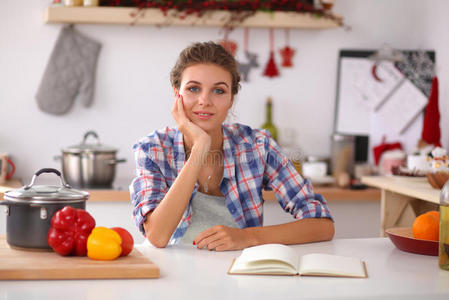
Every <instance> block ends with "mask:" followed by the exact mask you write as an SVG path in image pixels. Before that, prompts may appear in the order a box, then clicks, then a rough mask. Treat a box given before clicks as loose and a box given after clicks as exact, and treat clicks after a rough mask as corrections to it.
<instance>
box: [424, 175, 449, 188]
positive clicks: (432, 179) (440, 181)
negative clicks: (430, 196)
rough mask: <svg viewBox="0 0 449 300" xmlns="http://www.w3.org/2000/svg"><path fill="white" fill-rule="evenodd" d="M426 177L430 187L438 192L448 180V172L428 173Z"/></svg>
mask: <svg viewBox="0 0 449 300" xmlns="http://www.w3.org/2000/svg"><path fill="white" fill-rule="evenodd" d="M426 176H427V181H429V183H430V185H431V186H432V187H433V188H435V189H439V190H440V189H441V188H442V187H443V186H444V184H445V183H446V181H448V180H449V172H435V173H433V172H428V173H427V174H426Z"/></svg>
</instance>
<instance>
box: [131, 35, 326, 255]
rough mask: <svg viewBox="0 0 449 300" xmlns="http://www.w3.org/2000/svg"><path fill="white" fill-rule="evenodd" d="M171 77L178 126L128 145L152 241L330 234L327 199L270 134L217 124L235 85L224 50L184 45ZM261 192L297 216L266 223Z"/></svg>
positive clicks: (221, 246) (204, 243) (142, 221)
mask: <svg viewBox="0 0 449 300" xmlns="http://www.w3.org/2000/svg"><path fill="white" fill-rule="evenodd" d="M170 79H171V83H172V86H173V90H174V94H175V101H174V103H173V107H172V110H171V114H172V116H173V118H174V120H175V121H176V123H177V125H178V126H177V128H169V127H167V128H165V129H163V130H157V131H154V132H152V133H151V134H150V135H148V136H146V137H144V138H142V139H141V140H139V141H138V142H137V143H136V144H135V145H134V152H135V158H136V167H137V172H136V173H137V174H136V175H137V177H136V178H135V179H134V180H133V182H132V184H131V186H130V191H131V199H132V201H133V204H134V219H135V222H136V224H137V226H138V227H139V229H140V230H141V231H142V233H143V234H144V235H145V236H146V238H147V239H148V240H149V241H150V242H151V243H152V244H153V245H154V246H156V247H165V246H166V245H167V244H168V243H171V244H176V243H179V242H182V243H193V245H197V247H198V248H199V249H203V248H206V249H209V250H216V251H223V250H237V249H243V248H246V247H250V246H255V245H260V244H267V243H282V244H298V243H307V242H315V241H323V240H330V239H332V237H333V234H334V225H333V222H332V218H331V215H330V213H329V210H328V208H327V205H326V201H325V200H324V198H323V197H322V196H321V195H319V194H315V193H313V189H312V187H311V184H310V182H309V181H308V180H307V179H304V178H302V177H301V176H300V175H299V174H298V173H297V172H296V170H295V168H294V167H293V165H292V164H291V163H290V162H289V160H288V159H287V157H286V156H285V155H284V154H283V153H282V151H281V150H280V148H279V146H278V145H277V144H276V142H275V141H274V140H273V138H272V137H271V136H270V134H269V133H268V132H267V131H265V130H260V129H252V128H250V127H248V126H245V125H242V124H224V123H223V122H224V121H225V119H226V116H227V114H228V112H229V109H230V108H231V107H232V104H233V102H234V97H235V95H236V94H237V92H238V90H239V87H240V86H239V81H240V75H239V73H238V71H237V62H236V60H235V59H234V57H233V56H232V55H231V54H229V53H228V52H226V50H225V49H224V48H223V47H222V46H220V45H218V44H216V43H213V42H206V43H195V44H193V45H192V46H190V47H188V48H186V49H184V50H183V51H182V52H181V54H180V56H179V58H178V61H177V62H176V65H175V66H174V68H173V69H172V72H171V76H170ZM263 189H267V190H274V191H275V194H276V198H277V199H278V202H279V204H280V206H281V208H282V209H284V211H285V212H287V213H290V214H291V215H292V216H293V217H294V218H295V219H297V220H295V221H292V222H290V223H286V224H280V225H273V226H263V201H264V200H263V199H262V190H263Z"/></svg>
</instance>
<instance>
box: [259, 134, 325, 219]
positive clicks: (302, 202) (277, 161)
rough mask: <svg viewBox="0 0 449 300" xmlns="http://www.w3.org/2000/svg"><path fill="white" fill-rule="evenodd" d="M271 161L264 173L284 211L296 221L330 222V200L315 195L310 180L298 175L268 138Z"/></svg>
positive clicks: (267, 148) (265, 180)
mask: <svg viewBox="0 0 449 300" xmlns="http://www.w3.org/2000/svg"><path fill="white" fill-rule="evenodd" d="M267 136H268V139H267V141H266V150H267V160H266V165H265V172H264V182H265V186H266V187H268V188H269V189H272V190H274V192H275V195H276V199H277V201H278V202H279V204H280V205H281V207H282V208H283V209H284V210H285V211H286V212H288V213H290V214H292V215H293V216H294V218H296V219H305V218H330V219H331V220H333V219H332V216H331V214H330V212H329V209H328V207H327V204H326V200H325V199H324V198H323V197H322V196H321V195H320V194H315V193H314V192H313V188H312V185H311V183H310V181H309V180H308V179H305V178H303V177H301V175H299V174H298V172H297V171H296V169H295V168H294V166H293V165H292V163H291V162H290V161H289V160H288V158H287V157H286V156H285V155H284V154H283V153H282V152H281V150H280V148H279V146H278V145H277V144H276V142H275V141H274V140H273V138H272V137H271V136H270V135H269V134H267Z"/></svg>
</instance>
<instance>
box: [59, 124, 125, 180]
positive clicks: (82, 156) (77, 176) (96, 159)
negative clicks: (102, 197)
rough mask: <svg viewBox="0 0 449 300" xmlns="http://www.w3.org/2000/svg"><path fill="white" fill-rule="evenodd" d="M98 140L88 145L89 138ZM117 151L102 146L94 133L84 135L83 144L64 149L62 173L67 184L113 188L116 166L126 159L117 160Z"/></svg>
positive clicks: (89, 132)
mask: <svg viewBox="0 0 449 300" xmlns="http://www.w3.org/2000/svg"><path fill="white" fill-rule="evenodd" d="M89 136H92V137H94V138H95V139H96V143H95V144H88V143H87V142H86V140H87V138H88V137H89ZM116 153H117V149H115V148H112V147H108V146H105V145H102V144H101V143H100V140H99V138H98V135H97V133H96V132H94V131H88V132H86V134H85V135H84V138H83V141H82V142H81V144H78V145H74V146H70V147H68V148H65V149H62V173H63V174H64V177H65V178H66V180H67V182H68V183H69V184H70V185H72V186H74V187H77V188H111V186H112V183H113V181H114V177H115V168H116V164H118V163H121V162H125V161H126V160H125V159H116Z"/></svg>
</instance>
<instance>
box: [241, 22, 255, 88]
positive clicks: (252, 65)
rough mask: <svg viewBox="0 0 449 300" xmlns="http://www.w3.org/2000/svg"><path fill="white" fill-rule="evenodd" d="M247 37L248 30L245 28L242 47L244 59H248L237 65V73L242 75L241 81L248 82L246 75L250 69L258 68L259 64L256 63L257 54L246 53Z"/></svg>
mask: <svg viewBox="0 0 449 300" xmlns="http://www.w3.org/2000/svg"><path fill="white" fill-rule="evenodd" d="M248 36H249V29H248V28H245V31H244V41H243V42H244V44H243V47H244V51H245V57H246V58H247V59H248V62H247V63H239V72H240V74H241V75H242V79H243V81H248V74H249V71H250V69H251V68H257V67H259V63H258V62H257V54H256V53H251V52H249V51H248Z"/></svg>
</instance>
